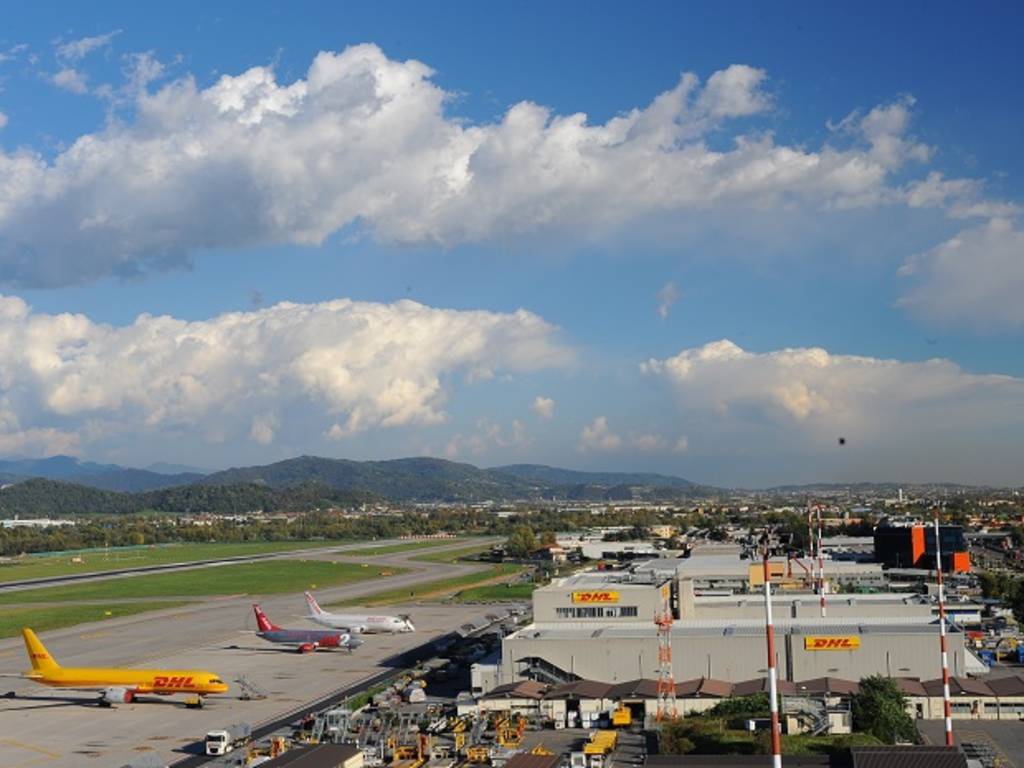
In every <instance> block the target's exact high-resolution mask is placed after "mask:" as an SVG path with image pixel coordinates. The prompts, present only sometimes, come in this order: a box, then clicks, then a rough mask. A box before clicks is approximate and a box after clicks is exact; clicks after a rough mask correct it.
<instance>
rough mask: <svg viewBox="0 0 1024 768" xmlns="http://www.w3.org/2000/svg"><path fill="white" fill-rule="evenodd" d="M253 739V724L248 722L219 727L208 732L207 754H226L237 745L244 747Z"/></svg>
mask: <svg viewBox="0 0 1024 768" xmlns="http://www.w3.org/2000/svg"><path fill="white" fill-rule="evenodd" d="M251 739H252V726H250V725H249V724H248V723H233V724H232V725H229V726H228V727H227V728H217V729H215V730H212V731H210V732H209V733H207V734H206V754H208V755H226V754H227V753H228V752H230V751H231V750H233V749H235V748H237V747H244V746H245V745H246V744H248V743H249V741H250V740H251Z"/></svg>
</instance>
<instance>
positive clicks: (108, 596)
mask: <svg viewBox="0 0 1024 768" xmlns="http://www.w3.org/2000/svg"><path fill="white" fill-rule="evenodd" d="M388 571H389V572H390V573H392V574H396V573H400V572H402V569H401V568H389V569H388ZM380 576H381V570H380V569H379V568H364V567H362V566H361V565H358V564H356V563H336V562H330V561H327V560H299V559H288V560H265V561H262V562H256V563H239V564H238V565H223V566H216V567H210V568H198V569H195V570H191V571H174V572H171V573H158V574H153V575H149V576H130V577H125V578H117V579H110V580H108V581H95V582H89V583H85V584H73V585H70V586H61V587H42V588H39V589H25V590H19V591H17V592H7V593H0V604H2V605H11V604H19V603H36V602H64V601H67V602H73V601H75V600H116V599H118V598H126V597H198V596H204V595H239V594H250V595H272V594H281V593H285V592H301V591H302V590H304V589H313V588H317V587H336V586H339V585H342V584H354V583H357V582H360V581H366V580H368V579H375V578H379V577H380Z"/></svg>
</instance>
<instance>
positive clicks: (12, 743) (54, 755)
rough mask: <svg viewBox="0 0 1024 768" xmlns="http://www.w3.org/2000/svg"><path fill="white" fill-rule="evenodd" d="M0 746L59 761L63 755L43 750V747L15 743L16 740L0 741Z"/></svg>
mask: <svg viewBox="0 0 1024 768" xmlns="http://www.w3.org/2000/svg"><path fill="white" fill-rule="evenodd" d="M0 744H5V745H7V746H9V747H14V748H15V749H24V750H27V751H29V752H37V753H38V754H40V755H44V756H46V757H49V758H51V759H53V760H59V759H60V758H61V757H63V755H62V754H61V753H59V752H51V751H50V750H48V749H44V748H43V747H37V746H35V745H33V744H26V743H25V742H23V741H17V740H16V739H0Z"/></svg>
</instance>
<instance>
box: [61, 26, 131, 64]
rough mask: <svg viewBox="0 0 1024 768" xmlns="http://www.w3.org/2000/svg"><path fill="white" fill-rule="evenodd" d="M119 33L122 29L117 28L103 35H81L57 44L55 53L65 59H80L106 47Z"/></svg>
mask: <svg viewBox="0 0 1024 768" xmlns="http://www.w3.org/2000/svg"><path fill="white" fill-rule="evenodd" d="M119 34H121V30H120V29H115V30H113V31H112V32H107V33H105V34H102V35H93V36H92V37H80V38H77V39H75V40H67V41H65V42H62V43H58V44H57V47H56V49H55V53H56V54H57V58H58V59H62V60H65V61H79V60H81V59H84V58H85V57H86V56H88V55H89V54H90V53H92V52H93V51H96V50H99V49H100V48H106V47H107V46H108V45H110V44H111V43H112V42H113V40H114V38H115V37H117V36H118V35H119Z"/></svg>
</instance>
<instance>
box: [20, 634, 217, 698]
mask: <svg viewBox="0 0 1024 768" xmlns="http://www.w3.org/2000/svg"><path fill="white" fill-rule="evenodd" d="M21 635H22V637H24V638H25V650H27V651H28V658H29V661H30V662H31V663H32V670H31V671H30V672H26V673H25V677H26V678H28V679H29V680H34V681H35V682H37V683H40V684H42V685H49V686H51V687H53V688H69V689H84V690H96V689H99V690H100V699H99V703H100V704H103V705H105V706H110V705H111V704H115V703H123V704H130V703H131V702H132V701H134V700H135V697H136V696H138V695H139V694H143V693H155V694H159V695H160V696H170V695H171V694H174V693H191V694H194V695H197V696H206V695H208V694H211V693H227V690H228V685H227V683H225V682H224V681H223V680H221V679H220V677H218V676H217V675H216V674H214V673H213V672H207V671H205V670H201V669H118V668H114V667H62V666H61V665H60V664H58V663H57V661H56V660H55V659H54V658H53V656H51V655H50V652H49V651H47V650H46V647H45V646H44V645H43V644H42V642H40V640H39V638H38V637H36V633H35V632H33V631H32V630H31V629H29V628H28V627H25V628H23V629H22V630H21Z"/></svg>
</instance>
